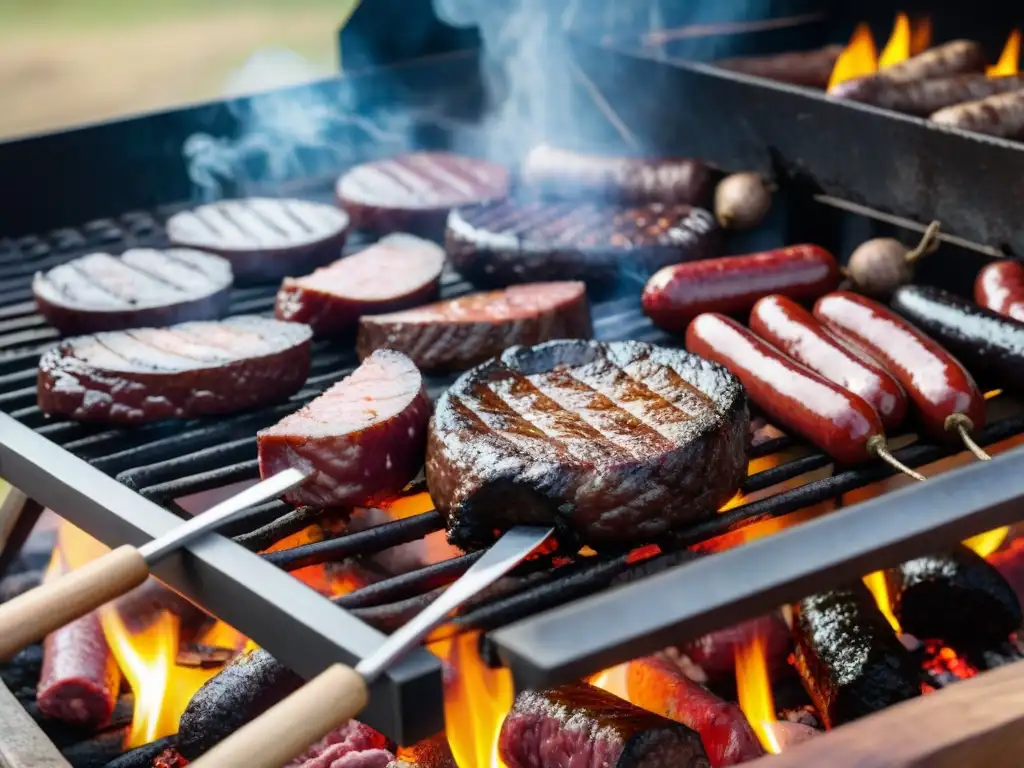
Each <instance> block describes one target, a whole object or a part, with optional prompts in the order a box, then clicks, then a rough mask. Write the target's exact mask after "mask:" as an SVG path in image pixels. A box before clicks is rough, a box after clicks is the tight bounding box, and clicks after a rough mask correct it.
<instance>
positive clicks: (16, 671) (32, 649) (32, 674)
mask: <svg viewBox="0 0 1024 768" xmlns="http://www.w3.org/2000/svg"><path fill="white" fill-rule="evenodd" d="M42 671H43V646H42V644H41V643H37V644H36V645H30V646H28V647H27V648H25V649H24V650H22V651H19V652H18V653H17V654H16V655H15V656H14V657H12V658H11V660H10V661H8V662H6V663H5V664H0V682H2V683H3V684H4V685H5V686H7V688H9V689H10V690H11V691H12V692H14V693H17V692H18V691H19V690H21V689H22V688H31V689H32V697H33V698H35V689H36V685H37V684H38V683H39V676H40V674H42Z"/></svg>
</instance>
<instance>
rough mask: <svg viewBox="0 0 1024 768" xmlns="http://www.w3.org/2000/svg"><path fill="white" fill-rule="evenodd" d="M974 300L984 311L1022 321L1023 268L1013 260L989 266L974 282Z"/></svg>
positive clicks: (1023, 298)
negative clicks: (989, 310)
mask: <svg viewBox="0 0 1024 768" xmlns="http://www.w3.org/2000/svg"><path fill="white" fill-rule="evenodd" d="M974 300H975V301H976V302H977V303H978V304H979V305H981V306H983V307H985V309H991V310H992V311H993V312H998V313H999V314H1000V315H1006V316H1007V317H1012V318H1013V319H1014V320H1021V321H1024V266H1021V263H1020V262H1019V261H1014V260H1013V259H1000V260H999V261H995V262H993V263H991V264H989V265H988V266H987V267H985V268H984V269H982V270H981V271H980V272H979V273H978V276H977V277H976V278H975V280H974Z"/></svg>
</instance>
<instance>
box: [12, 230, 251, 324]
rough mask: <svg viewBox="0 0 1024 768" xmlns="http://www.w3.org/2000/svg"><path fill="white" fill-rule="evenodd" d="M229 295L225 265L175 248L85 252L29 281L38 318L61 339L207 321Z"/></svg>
mask: <svg viewBox="0 0 1024 768" xmlns="http://www.w3.org/2000/svg"><path fill="white" fill-rule="evenodd" d="M230 291H231V265H230V264H229V263H228V262H227V261H226V260H225V259H222V258H220V257H219V256H214V255H213V254H209V253H202V252H200V251H191V250H187V249H183V248H171V249H169V250H166V251H157V250H154V249H152V248H132V249H131V250H129V251H125V252H124V253H123V254H121V256H111V255H110V254H109V253H90V254H88V255H87V256H82V257H80V258H77V259H73V260H72V261H69V262H68V263H66V264H61V265H60V266H57V267H54V268H53V269H51V270H50V271H49V272H46V273H42V272H40V273H37V274H36V276H35V279H34V280H33V281H32V293H33V294H34V295H35V299H36V306H37V307H38V308H39V313H40V314H41V315H42V316H43V317H45V318H46V319H47V320H48V321H49V322H50V324H51V325H52V326H53V327H54V328H56V329H57V330H58V331H60V332H61V333H64V334H73V333H96V332H98V331H118V330H121V329H124V328H142V327H146V326H157V325H173V324H174V323H183V322H185V321H188V320H213V319H215V318H218V317H220V316H222V315H224V314H227V311H228V301H229V297H230Z"/></svg>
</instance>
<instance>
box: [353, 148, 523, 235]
mask: <svg viewBox="0 0 1024 768" xmlns="http://www.w3.org/2000/svg"><path fill="white" fill-rule="evenodd" d="M508 184H509V180H508V171H506V170H505V169H504V168H502V167H501V166H500V165H494V164H493V163H488V162H485V161H483V160H477V159H475V158H471V157H462V156H460V155H453V154H450V153H447V152H414V153H412V154H408V155H400V156H399V157H394V158H390V159H388V160H376V161H373V162H369V163H363V164H362V165H357V166H355V167H354V168H351V169H350V170H349V171H347V172H346V173H345V174H343V175H342V176H341V178H339V179H338V183H337V185H336V186H335V193H336V195H337V197H338V203H339V204H340V205H341V207H342V208H344V209H345V210H346V211H348V214H349V215H350V216H351V217H352V225H353V226H354V227H356V228H358V229H365V230H371V231H374V232H398V231H403V232H414V233H416V234H428V235H435V234H439V233H440V232H441V231H443V229H444V221H445V217H447V215H448V211H450V210H451V209H452V208H456V207H458V206H460V205H470V204H472V203H481V202H484V201H487V200H496V199H500V198H502V197H504V196H505V195H506V194H508Z"/></svg>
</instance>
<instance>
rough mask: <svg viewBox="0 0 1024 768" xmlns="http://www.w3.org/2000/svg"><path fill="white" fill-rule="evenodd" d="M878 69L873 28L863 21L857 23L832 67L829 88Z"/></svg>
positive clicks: (871, 73)
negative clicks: (872, 33) (872, 34)
mask: <svg viewBox="0 0 1024 768" xmlns="http://www.w3.org/2000/svg"><path fill="white" fill-rule="evenodd" d="M877 71H878V49H877V48H875V39H874V38H873V37H872V36H871V28H870V27H869V26H868V25H867V24H864V23H863V22H862V23H860V24H858V25H857V28H856V29H855V30H854V31H853V35H852V36H851V37H850V42H849V43H847V45H846V48H844V49H843V52H842V53H840V54H839V58H837V59H836V63H835V65H834V66H833V67H832V76H831V77H830V78H829V80H828V88H829V90H832V89H833V88H835V87H836V86H837V85H839V84H840V83H843V82H846V81H847V80H852V79H854V78H855V77H867V76H868V75H873V74H875V72H877Z"/></svg>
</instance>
